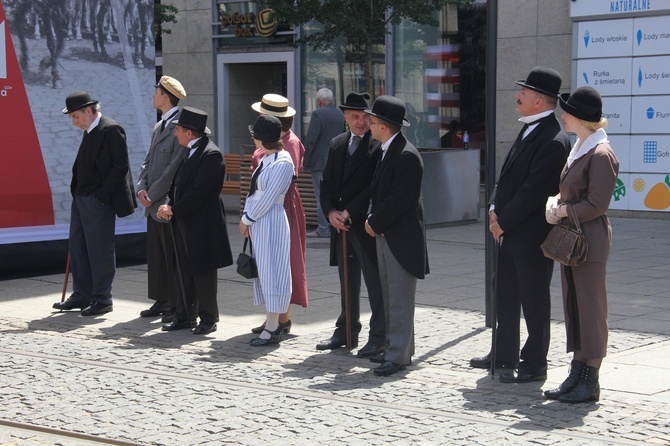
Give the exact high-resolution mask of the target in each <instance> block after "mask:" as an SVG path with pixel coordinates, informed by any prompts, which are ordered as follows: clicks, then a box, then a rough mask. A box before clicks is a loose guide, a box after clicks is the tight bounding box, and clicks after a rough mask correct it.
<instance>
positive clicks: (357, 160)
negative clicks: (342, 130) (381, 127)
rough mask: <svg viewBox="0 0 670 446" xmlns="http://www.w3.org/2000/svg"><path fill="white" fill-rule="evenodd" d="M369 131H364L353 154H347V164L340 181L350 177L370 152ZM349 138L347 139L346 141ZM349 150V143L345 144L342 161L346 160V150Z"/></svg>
mask: <svg viewBox="0 0 670 446" xmlns="http://www.w3.org/2000/svg"><path fill="white" fill-rule="evenodd" d="M370 138H371V137H370V132H368V133H366V134H365V135H363V137H362V138H361V141H360V143H359V144H358V148H357V149H356V151H355V152H354V154H353V155H350V156H349V165H346V166H345V168H344V173H343V175H344V177H343V178H342V182H343V183H344V182H345V181H347V180H348V179H349V177H351V175H353V174H354V172H356V171H357V170H358V168H359V167H361V164H362V163H363V161H365V159H366V158H367V157H368V155H369V153H370ZM348 141H349V140H347V142H348ZM348 150H349V144H347V147H346V149H345V150H344V152H343V153H344V160H343V162H346V159H347V152H348Z"/></svg>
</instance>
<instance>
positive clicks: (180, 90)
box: [156, 76, 186, 99]
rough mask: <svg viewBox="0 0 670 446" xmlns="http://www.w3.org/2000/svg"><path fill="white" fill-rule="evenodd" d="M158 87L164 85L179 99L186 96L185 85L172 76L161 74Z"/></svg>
mask: <svg viewBox="0 0 670 446" xmlns="http://www.w3.org/2000/svg"><path fill="white" fill-rule="evenodd" d="M156 87H163V88H164V89H165V90H166V91H168V92H170V94H171V95H173V96H174V97H176V98H177V99H184V98H185V97H186V90H184V87H183V85H182V84H181V82H179V81H178V80H177V79H175V78H174V77H170V76H161V78H160V80H159V81H158V83H157V84H156Z"/></svg>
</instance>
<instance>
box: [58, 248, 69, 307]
mask: <svg viewBox="0 0 670 446" xmlns="http://www.w3.org/2000/svg"><path fill="white" fill-rule="evenodd" d="M69 278H70V251H68V252H67V261H66V262H65V279H64V280H63V294H61V296H60V303H63V302H65V293H66V292H67V281H68V279H69ZM61 311H62V310H61Z"/></svg>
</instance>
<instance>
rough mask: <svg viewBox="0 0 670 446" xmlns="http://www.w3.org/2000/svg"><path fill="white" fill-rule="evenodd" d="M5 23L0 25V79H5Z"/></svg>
mask: <svg viewBox="0 0 670 446" xmlns="http://www.w3.org/2000/svg"><path fill="white" fill-rule="evenodd" d="M5 23H6V21H3V22H2V23H0V79H7V42H6V37H5V36H6V32H5V26H6V25H5Z"/></svg>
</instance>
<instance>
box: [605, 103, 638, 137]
mask: <svg viewBox="0 0 670 446" xmlns="http://www.w3.org/2000/svg"><path fill="white" fill-rule="evenodd" d="M630 103H631V97H630V96H604V97H603V116H604V117H606V118H607V122H608V124H607V129H606V130H607V134H608V135H610V134H621V133H624V134H626V133H630Z"/></svg>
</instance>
